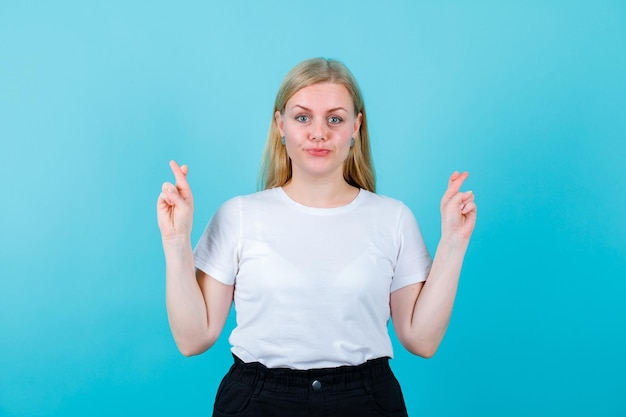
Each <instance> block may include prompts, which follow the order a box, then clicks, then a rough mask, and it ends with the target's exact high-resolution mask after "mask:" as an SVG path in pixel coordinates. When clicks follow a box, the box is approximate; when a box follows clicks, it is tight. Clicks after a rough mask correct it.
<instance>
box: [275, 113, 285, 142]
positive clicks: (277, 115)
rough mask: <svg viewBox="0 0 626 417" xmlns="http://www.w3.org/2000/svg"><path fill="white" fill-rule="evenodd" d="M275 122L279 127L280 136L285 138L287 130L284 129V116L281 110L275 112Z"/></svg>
mask: <svg viewBox="0 0 626 417" xmlns="http://www.w3.org/2000/svg"><path fill="white" fill-rule="evenodd" d="M274 120H276V127H278V131H279V132H280V136H285V130H284V129H283V115H282V113H281V112H280V110H276V112H274Z"/></svg>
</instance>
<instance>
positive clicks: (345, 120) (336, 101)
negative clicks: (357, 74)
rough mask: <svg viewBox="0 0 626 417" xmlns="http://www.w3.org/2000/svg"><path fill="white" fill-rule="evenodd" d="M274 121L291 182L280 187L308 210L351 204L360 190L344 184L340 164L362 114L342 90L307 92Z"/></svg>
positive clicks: (326, 86) (328, 86)
mask: <svg viewBox="0 0 626 417" xmlns="http://www.w3.org/2000/svg"><path fill="white" fill-rule="evenodd" d="M274 117H275V118H276V125H277V126H278V130H279V132H280V135H281V136H283V137H285V146H286V148H287V154H288V155H289V158H290V159H291V166H292V178H291V180H290V181H289V183H288V184H286V185H285V186H284V187H283V189H284V190H285V192H286V193H287V194H288V195H289V196H290V197H291V198H292V199H294V200H296V201H298V202H299V203H301V204H304V205H306V206H310V207H320V208H328V207H337V206H342V205H345V204H347V203H349V202H350V201H352V200H353V199H354V198H355V197H356V195H357V194H358V192H359V190H358V189H357V188H355V187H352V186H351V185H349V184H348V183H346V181H345V180H344V179H343V164H344V161H345V160H346V158H347V157H348V153H349V152H350V141H351V140H352V138H353V137H355V136H356V135H357V133H358V132H359V128H360V127H361V118H362V115H361V114H360V113H359V114H355V112H354V104H353V103H352V97H351V96H350V93H349V92H348V90H347V89H346V87H344V86H343V85H341V84H332V83H321V84H314V85H311V86H309V87H305V88H303V89H301V90H299V91H298V92H296V93H295V94H294V95H293V96H292V97H291V98H290V99H289V100H288V101H287V104H286V105H285V110H284V112H283V113H281V112H279V111H277V112H276V113H275V115H274Z"/></svg>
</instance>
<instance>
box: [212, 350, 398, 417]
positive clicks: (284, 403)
mask: <svg viewBox="0 0 626 417" xmlns="http://www.w3.org/2000/svg"><path fill="white" fill-rule="evenodd" d="M213 416H214V417H275V416H277V417H282V416H285V417H315V416H324V417H333V416H337V417H346V416H347V417H385V416H386V417H406V416H407V412H406V406H405V404H404V398H403V397H402V391H401V390H400V385H399V384H398V381H397V380H396V378H395V376H394V375H393V373H392V371H391V368H389V359H388V358H380V359H374V360H371V361H368V362H366V363H364V364H362V365H358V366H341V367H338V368H324V369H311V370H306V371H300V370H292V369H283V368H266V367H265V366H263V365H262V364H260V363H258V362H254V363H244V362H243V361H241V360H240V359H239V358H237V357H235V364H234V365H233V366H232V367H231V368H230V370H229V371H228V373H227V374H226V376H225V377H224V379H223V380H222V383H221V384H220V387H219V389H218V391H217V396H216V398H215V407H214V410H213Z"/></svg>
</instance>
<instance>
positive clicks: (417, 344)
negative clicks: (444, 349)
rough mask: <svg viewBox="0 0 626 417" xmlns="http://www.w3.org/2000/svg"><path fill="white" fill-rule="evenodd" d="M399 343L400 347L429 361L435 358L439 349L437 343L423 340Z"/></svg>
mask: <svg viewBox="0 0 626 417" xmlns="http://www.w3.org/2000/svg"><path fill="white" fill-rule="evenodd" d="M400 343H402V346H404V347H405V348H406V350H408V351H409V352H411V353H412V354H414V355H417V356H420V357H422V358H424V359H430V358H432V357H433V356H435V353H437V349H438V348H439V343H435V342H428V341H425V340H400Z"/></svg>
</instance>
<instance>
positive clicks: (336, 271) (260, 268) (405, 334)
mask: <svg viewBox="0 0 626 417" xmlns="http://www.w3.org/2000/svg"><path fill="white" fill-rule="evenodd" d="M170 167H171V169H172V171H173V173H174V176H175V178H176V184H175V185H174V184H171V183H165V184H163V188H162V192H161V194H160V196H159V198H158V202H157V214H158V222H159V227H160V229H161V235H162V240H163V248H164V252H165V259H166V299H167V311H168V317H169V322H170V327H171V329H172V334H173V336H174V339H175V340H176V343H177V346H178V347H179V349H180V351H181V352H182V353H183V354H184V355H196V354H200V353H202V352H204V351H206V350H207V349H209V348H210V347H211V346H212V345H213V343H214V342H215V341H216V339H217V338H218V336H219V335H220V333H221V332H222V328H223V327H224V323H225V321H226V318H227V316H228V313H229V310H230V307H231V304H232V303H233V301H234V303H235V310H236V318H237V326H236V327H235V329H234V330H233V332H232V333H231V335H230V339H229V341H230V343H231V345H232V353H233V356H234V358H235V363H234V365H233V366H232V367H231V369H230V371H229V372H228V374H227V375H226V376H225V378H224V380H223V381H222V384H221V385H220V388H219V390H218V393H217V397H216V401H215V406H214V416H290V417H293V416H346V415H349V414H352V415H356V416H360V417H363V416H406V415H407V412H406V407H405V404H404V400H403V397H402V392H401V391H400V387H399V385H398V383H397V380H396V379H395V377H394V376H393V373H392V372H391V370H390V368H389V364H388V359H389V358H390V357H392V355H393V352H392V346H391V341H390V338H389V335H388V332H387V322H388V320H389V318H390V317H391V319H392V321H393V325H394V329H395V332H396V335H397V337H398V339H399V340H400V342H401V343H402V345H403V346H405V347H406V348H407V349H408V350H409V351H410V352H412V353H414V354H416V355H420V356H423V357H430V356H432V355H433V354H434V353H435V351H436V350H437V347H438V346H439V344H440V342H441V340H442V338H443V336H444V333H445V331H446V328H447V325H448V322H449V319H450V315H451V312H452V306H453V303H454V299H455V295H456V290H457V284H458V280H459V275H460V272H461V266H462V263H463V258H464V256H465V252H466V250H467V246H468V243H469V239H470V236H471V234H472V231H473V229H474V224H475V219H476V205H475V203H474V196H473V194H472V193H471V192H461V191H460V188H461V185H462V184H463V182H464V181H465V179H466V178H467V176H468V174H467V173H458V172H455V173H453V174H452V176H451V177H450V180H449V183H448V189H447V190H446V191H445V193H444V195H443V198H442V200H441V218H442V225H441V240H440V242H439V245H438V247H437V251H436V254H435V257H434V260H431V257H430V255H429V253H428V251H427V249H426V247H425V245H424V242H423V239H422V236H421V234H420V231H419V228H418V226H417V223H416V221H415V219H414V217H413V215H412V213H411V212H410V210H409V209H408V208H407V207H406V206H405V205H404V204H402V203H401V202H399V201H397V200H394V199H391V198H387V197H383V196H380V195H378V194H375V181H374V174H373V168H372V162H371V158H370V148H369V137H368V131H367V119H366V113H365V106H364V104H363V99H362V96H361V92H360V90H359V87H358V85H357V83H356V81H355V79H354V78H353V76H352V74H351V73H350V72H349V70H348V69H347V68H346V67H345V66H344V65H343V64H341V63H339V62H337V61H334V60H326V59H312V60H308V61H305V62H303V63H301V64H299V65H298V66H296V67H295V68H294V69H292V70H291V72H289V74H288V75H287V76H286V78H285V80H284V81H283V83H282V85H281V86H280V89H279V91H278V94H277V97H276V102H275V107H274V113H273V117H272V122H271V127H270V131H269V134H268V138H267V144H266V149H265V154H264V159H263V181H264V186H265V190H264V191H260V192H257V193H255V194H251V195H248V196H241V197H236V198H233V199H231V200H229V201H227V202H226V203H224V204H223V205H222V206H221V207H220V208H219V210H218V211H217V212H216V213H215V215H214V216H213V218H212V219H211V221H210V223H209V225H208V226H207V228H206V229H205V231H204V234H203V235H202V237H201V239H200V241H199V242H198V244H197V246H196V248H195V250H193V251H192V247H191V239H190V235H191V227H192V217H193V197H192V193H191V189H190V187H189V183H188V182H187V173H188V168H187V167H186V166H185V165H183V166H180V167H179V166H178V164H176V163H175V162H174V161H172V162H171V163H170Z"/></svg>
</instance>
